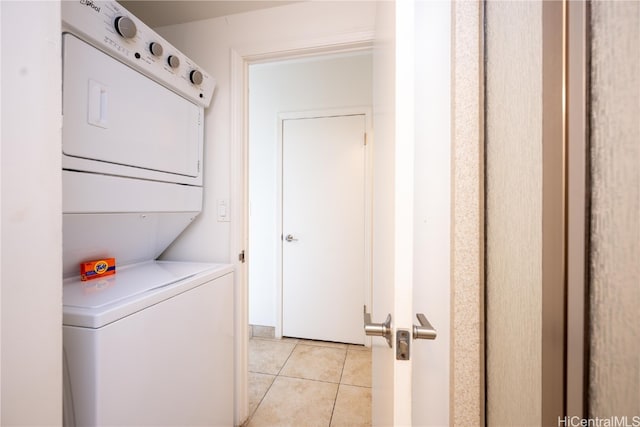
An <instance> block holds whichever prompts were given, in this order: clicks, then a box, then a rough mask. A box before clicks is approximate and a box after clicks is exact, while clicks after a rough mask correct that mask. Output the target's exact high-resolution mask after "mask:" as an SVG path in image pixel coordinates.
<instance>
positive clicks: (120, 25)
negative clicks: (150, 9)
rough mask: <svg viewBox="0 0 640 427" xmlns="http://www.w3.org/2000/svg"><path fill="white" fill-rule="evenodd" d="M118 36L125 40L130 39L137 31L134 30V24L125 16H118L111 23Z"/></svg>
mask: <svg viewBox="0 0 640 427" xmlns="http://www.w3.org/2000/svg"><path fill="white" fill-rule="evenodd" d="M113 26H114V27H115V28H116V31H117V32H118V34H120V35H121V36H122V37H124V38H125V39H132V38H134V37H135V36H136V33H137V32H138V30H137V29H136V23H135V22H133V20H132V19H131V18H127V17H126V16H118V17H117V18H116V20H115V21H114V23H113Z"/></svg>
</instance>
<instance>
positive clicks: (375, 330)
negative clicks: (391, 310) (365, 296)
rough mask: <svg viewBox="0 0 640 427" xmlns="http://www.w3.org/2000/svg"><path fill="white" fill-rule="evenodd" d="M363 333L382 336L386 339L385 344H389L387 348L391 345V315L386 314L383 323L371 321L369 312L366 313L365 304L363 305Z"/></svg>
mask: <svg viewBox="0 0 640 427" xmlns="http://www.w3.org/2000/svg"><path fill="white" fill-rule="evenodd" d="M364 333H365V334H366V335H369V336H374V337H384V338H385V339H386V340H387V344H389V348H391V347H392V345H391V335H392V333H393V332H392V331H391V315H390V314H387V320H385V322H384V323H373V322H371V314H369V313H367V306H366V305H365V306H364Z"/></svg>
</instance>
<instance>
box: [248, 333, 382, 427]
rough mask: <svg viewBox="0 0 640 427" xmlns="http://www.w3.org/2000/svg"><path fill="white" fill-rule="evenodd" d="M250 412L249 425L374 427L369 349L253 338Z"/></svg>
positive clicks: (295, 340)
mask: <svg viewBox="0 0 640 427" xmlns="http://www.w3.org/2000/svg"><path fill="white" fill-rule="evenodd" d="M249 413H250V419H249V422H248V424H247V425H248V426H249V427H258V426H271V427H276V426H277V427H285V426H305V427H306V426H308V427H311V426H323V427H337V426H349V427H356V426H370V425H371V352H370V350H369V349H368V348H365V347H362V346H355V345H347V344H337V343H328V342H322V341H307V340H297V339H290V338H284V339H281V340H278V339H266V338H252V339H251V340H250V341H249Z"/></svg>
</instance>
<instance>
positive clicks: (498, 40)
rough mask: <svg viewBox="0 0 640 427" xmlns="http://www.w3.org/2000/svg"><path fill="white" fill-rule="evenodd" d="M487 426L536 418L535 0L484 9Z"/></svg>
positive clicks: (538, 26)
mask: <svg viewBox="0 0 640 427" xmlns="http://www.w3.org/2000/svg"><path fill="white" fill-rule="evenodd" d="M486 55H487V58H486V71H485V72H486V76H487V79H486V97H487V107H486V138H487V140H486V159H487V160H486V161H487V163H486V168H487V170H486V173H487V183H486V194H487V197H486V212H487V213H486V215H487V228H486V233H487V248H486V250H487V253H486V256H487V266H486V268H487V272H486V273H487V282H486V288H487V293H486V297H487V300H486V307H487V318H486V319H487V320H486V321H487V335H486V340H487V379H486V381H487V409H486V410H487V413H486V416H487V423H488V425H540V424H541V418H540V417H541V325H542V318H541V313H542V307H541V303H542V298H541V297H542V295H541V290H542V286H541V281H542V272H541V263H542V260H541V253H542V246H541V245H542V216H541V214H542V213H541V209H542V2H541V1H528V2H494V1H489V2H488V3H487V6H486Z"/></svg>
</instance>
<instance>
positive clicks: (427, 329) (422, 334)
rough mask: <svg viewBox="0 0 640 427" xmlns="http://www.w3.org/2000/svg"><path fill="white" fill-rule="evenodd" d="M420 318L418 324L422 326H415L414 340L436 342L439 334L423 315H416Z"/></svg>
mask: <svg viewBox="0 0 640 427" xmlns="http://www.w3.org/2000/svg"><path fill="white" fill-rule="evenodd" d="M416 317H417V318H418V322H420V326H416V325H413V339H414V340H418V339H421V340H435V339H436V336H437V335H438V332H437V331H436V330H435V328H434V327H433V326H432V325H431V323H429V320H428V319H427V317H426V316H425V315H424V314H422V313H418V314H416Z"/></svg>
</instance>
